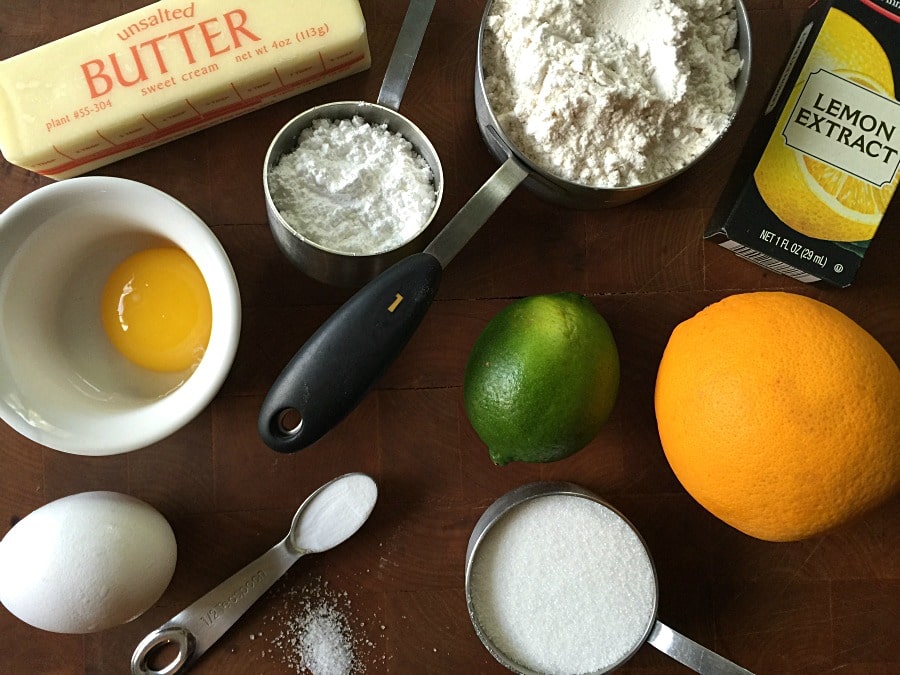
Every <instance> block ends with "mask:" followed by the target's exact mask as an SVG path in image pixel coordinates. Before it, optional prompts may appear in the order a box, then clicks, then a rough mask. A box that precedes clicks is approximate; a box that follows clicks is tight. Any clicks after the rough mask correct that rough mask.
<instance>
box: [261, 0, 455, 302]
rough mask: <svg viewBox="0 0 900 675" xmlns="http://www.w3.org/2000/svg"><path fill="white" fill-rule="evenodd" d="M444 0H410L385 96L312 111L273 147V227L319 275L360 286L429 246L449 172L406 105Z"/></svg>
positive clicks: (268, 169)
mask: <svg viewBox="0 0 900 675" xmlns="http://www.w3.org/2000/svg"><path fill="white" fill-rule="evenodd" d="M434 3H435V0H413V1H412V2H411V3H410V5H409V9H408V10H407V13H406V17H405V18H404V21H403V25H402V26H401V28H400V33H399V35H398V37H397V42H396V44H395V46H394V51H393V53H392V55H391V59H390V62H389V63H388V67H387V71H386V72H385V76H384V81H383V83H382V86H381V90H380V92H379V94H378V101H377V103H368V102H365V101H338V102H334V103H326V104H324V105H320V106H317V107H315V108H312V109H310V110H307V111H306V112H304V113H302V114H300V115H298V116H297V117H295V118H294V119H292V120H291V121H290V122H288V123H287V124H286V125H285V126H284V127H282V129H281V130H280V131H279V132H278V133H277V134H276V135H275V138H274V140H273V141H272V143H271V145H270V146H269V149H268V152H267V153H266V158H265V163H264V169H263V188H264V190H265V199H266V211H267V213H268V220H269V226H270V228H271V230H272V234H273V235H274V237H275V241H276V243H277V244H278V247H279V248H280V249H281V251H282V252H283V253H284V254H285V255H286V256H287V257H288V259H289V260H291V262H293V263H294V264H295V265H296V266H297V267H299V268H300V269H301V270H302V271H304V272H305V273H306V274H307V275H309V276H311V277H312V278H314V279H316V280H318V281H321V282H324V283H328V284H333V285H336V286H345V287H355V286H359V285H361V284H363V283H364V282H366V281H368V280H369V279H371V278H372V277H374V276H375V275H377V274H378V273H379V272H381V271H382V270H384V269H385V268H387V267H389V266H390V265H391V264H393V263H395V262H397V261H398V260H400V259H401V258H403V257H405V256H407V255H409V254H410V253H412V252H415V251H420V250H421V249H422V248H423V246H424V244H423V243H421V239H422V235H423V233H424V232H425V230H426V229H427V227H428V225H429V224H430V223H431V221H432V219H433V217H434V215H435V214H436V213H437V210H438V207H439V206H440V202H441V198H442V195H443V189H444V175H443V169H442V167H441V162H440V159H439V158H438V155H437V152H436V151H435V149H434V147H433V146H432V144H431V142H430V141H429V140H428V137H427V136H425V134H424V133H422V131H421V130H420V129H419V128H418V127H417V126H416V125H415V124H413V123H412V122H411V121H410V120H409V119H407V118H406V117H404V116H403V115H401V114H400V113H399V112H397V109H398V108H399V106H400V101H401V99H402V97H403V93H404V92H405V89H406V85H407V82H408V80H409V76H410V73H411V72H412V67H413V64H414V63H415V60H416V56H417V54H418V51H419V47H420V45H421V43H422V39H423V37H424V35H425V30H426V28H427V26H428V22H429V19H430V17H431V13H432V10H433V8H434Z"/></svg>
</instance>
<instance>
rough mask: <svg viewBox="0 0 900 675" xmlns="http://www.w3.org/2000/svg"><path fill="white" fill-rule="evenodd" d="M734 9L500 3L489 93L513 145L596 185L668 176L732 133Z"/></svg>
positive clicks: (720, 5)
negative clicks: (721, 136)
mask: <svg viewBox="0 0 900 675" xmlns="http://www.w3.org/2000/svg"><path fill="white" fill-rule="evenodd" d="M736 35H737V17H736V13H735V6H734V0H583V1H582V2H572V1H571V0H496V1H495V2H494V4H493V7H492V12H491V16H490V17H489V19H488V30H486V31H485V36H484V38H485V39H484V52H483V54H482V57H483V63H484V73H485V89H486V93H487V97H488V99H489V101H490V104H491V107H492V109H493V110H494V113H495V114H496V115H497V118H498V120H499V122H500V125H501V127H503V130H504V131H505V132H506V134H507V135H508V136H509V138H510V140H511V141H512V142H513V143H514V144H515V145H516V146H517V147H518V148H519V149H520V150H521V151H522V152H523V153H524V154H525V155H526V156H528V157H529V158H530V159H532V161H534V162H535V163H536V164H537V165H538V166H540V167H541V168H543V169H545V170H547V171H549V172H550V173H553V174H555V175H558V176H560V177H562V178H565V179H567V180H570V181H573V182H576V183H581V184H583V185H590V186H592V187H624V186H629V185H641V184H646V183H650V182H653V181H655V180H658V179H660V178H664V177H666V176H668V175H670V174H672V173H674V172H675V171H678V170H679V169H681V168H683V167H684V166H685V165H686V164H688V163H689V162H690V161H691V160H692V159H694V158H695V157H697V156H698V155H699V154H700V153H702V152H703V151H704V150H705V149H706V148H707V147H709V145H710V144H711V143H712V142H713V141H714V140H715V139H716V137H717V136H718V135H719V134H720V132H721V131H722V130H723V129H724V128H725V127H726V126H727V124H728V121H729V116H730V113H731V109H732V107H733V105H734V100H735V92H734V79H735V77H736V76H737V73H738V71H739V70H740V67H741V62H740V57H739V56H738V54H737V52H736V50H735V49H734V48H733V47H734V42H735V38H736Z"/></svg>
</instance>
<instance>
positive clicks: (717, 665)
mask: <svg viewBox="0 0 900 675" xmlns="http://www.w3.org/2000/svg"><path fill="white" fill-rule="evenodd" d="M551 496H563V497H571V498H573V499H587V500H590V501H592V502H594V503H596V504H598V505H600V506H601V507H604V508H605V509H607V510H608V511H609V512H610V515H612V516H613V518H616V519H618V520H619V521H620V522H621V525H623V526H624V529H625V530H626V531H628V532H629V533H630V534H631V535H633V537H636V540H637V542H638V544H637V545H638V546H639V547H642V548H643V551H644V552H645V553H646V556H647V564H648V570H649V574H650V575H651V576H652V593H653V597H652V604H650V605H649V606H648V607H647V608H646V611H645V613H644V616H645V617H646V621H645V622H644V623H643V630H642V631H637V630H636V631H635V632H634V639H633V647H632V648H631V649H630V650H627V651H626V652H625V653H623V654H622V655H621V656H620V658H618V659H616V660H615V661H614V662H613V663H610V664H609V665H608V666H605V667H603V668H601V669H600V670H595V671H592V672H590V673H586V674H585V675H600V673H608V672H610V671H613V670H615V669H616V668H619V667H620V666H622V665H623V664H624V663H626V662H627V661H628V660H630V659H631V658H632V657H633V656H634V655H635V654H636V653H637V652H638V650H639V649H640V648H641V646H643V644H644V643H649V644H651V645H653V646H654V647H655V648H656V649H658V650H660V651H661V652H663V653H665V654H667V655H668V656H670V657H671V658H673V659H674V660H676V661H678V662H679V663H681V664H682V665H684V666H686V667H688V668H690V669H691V670H693V671H694V672H697V673H704V674H706V675H752V673H750V671H748V670H746V669H745V668H742V667H741V666H738V665H737V664H735V663H733V662H731V661H729V660H728V659H726V658H725V657H723V656H720V655H719V654H717V653H715V652H713V651H711V650H709V649H707V648H706V647H703V646H702V645H700V644H698V643H696V642H694V641H693V640H691V639H689V638H687V637H685V636H684V635H681V634H680V633H678V632H677V631H674V630H672V629H671V628H669V627H668V626H666V625H665V624H664V623H662V622H661V621H659V620H658V619H657V618H656V612H657V608H658V604H659V592H658V582H657V577H656V569H655V567H654V565H653V560H652V558H651V557H650V552H649V550H648V549H647V544H646V542H645V541H644V539H643V538H642V537H641V535H640V533H639V532H638V531H637V529H636V528H635V527H634V525H633V524H632V523H631V522H630V521H629V520H628V519H627V518H625V516H624V515H622V513H621V512H619V511H618V510H617V509H615V508H614V507H613V506H611V505H610V504H608V503H607V502H605V501H604V500H602V499H601V498H600V497H598V496H597V495H595V494H594V493H593V492H591V491H589V490H587V489H585V488H583V487H581V486H579V485H576V484H574V483H568V482H543V481H542V482H536V483H527V484H525V485H522V486H520V487H518V488H516V489H514V490H512V491H510V492H507V493H506V494H504V495H503V496H501V497H500V498H498V499H497V500H496V501H494V502H493V503H492V504H491V505H490V506H489V507H488V508H487V509H486V510H485V511H484V513H483V514H482V515H481V517H480V518H479V519H478V521H477V522H476V524H475V527H474V529H473V530H472V534H471V535H470V537H469V543H468V547H467V549H466V565H465V593H466V605H467V607H468V611H469V617H470V618H471V620H472V625H473V627H474V628H475V632H476V634H477V635H478V637H479V639H480V640H481V642H482V644H484V646H485V647H486V648H487V650H488V651H489V652H490V653H491V655H492V656H493V657H494V658H495V659H496V660H497V661H499V662H500V663H501V664H503V665H504V666H505V667H506V668H508V669H509V670H511V671H513V672H515V673H519V674H520V675H546V674H545V673H544V672H542V671H539V670H534V669H532V668H529V667H528V666H526V665H523V664H521V663H518V662H517V661H515V660H514V659H513V658H511V657H510V656H509V655H508V654H506V653H505V652H504V651H503V650H501V649H500V648H499V647H498V646H497V644H496V643H495V641H494V639H492V638H491V637H490V635H489V634H488V631H487V630H485V628H484V626H483V625H482V623H481V621H480V619H479V616H478V613H477V610H476V603H475V601H474V599H473V586H474V584H473V569H474V568H475V566H476V563H477V562H478V557H479V555H480V554H481V552H482V550H483V549H484V548H485V542H486V541H487V540H488V539H489V537H490V535H491V533H492V530H493V528H494V527H495V526H497V525H498V524H499V523H501V522H502V521H503V519H504V517H506V516H510V515H512V514H514V513H515V511H516V510H517V509H519V508H521V507H523V506H524V505H525V504H526V503H528V502H530V501H532V500H535V499H541V498H544V497H551ZM558 526H559V527H560V528H562V527H565V523H564V522H559V523H558ZM617 617H618V618H617V620H619V621H621V620H622V619H621V616H620V615H617ZM573 620H577V619H573ZM560 637H561V636H560ZM560 644H562V642H561V641H560Z"/></svg>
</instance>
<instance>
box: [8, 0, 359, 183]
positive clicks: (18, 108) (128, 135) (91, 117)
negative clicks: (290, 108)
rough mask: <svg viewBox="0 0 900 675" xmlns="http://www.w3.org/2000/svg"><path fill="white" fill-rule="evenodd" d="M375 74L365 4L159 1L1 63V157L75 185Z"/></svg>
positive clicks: (338, 0) (334, 0)
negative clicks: (193, 136)
mask: <svg viewBox="0 0 900 675" xmlns="http://www.w3.org/2000/svg"><path fill="white" fill-rule="evenodd" d="M370 65H371V55H370V53H369V44H368V40H367V36H366V25H365V19H364V18H363V14H362V10H361V8H360V6H359V2H358V0H328V1H327V2H321V1H317V0H193V1H192V2H186V1H184V0H181V1H179V0H162V1H161V2H157V3H154V4H152V5H148V6H147V7H144V8H143V9H139V10H136V11H133V12H130V13H128V14H124V15H122V16H120V17H118V18H115V19H111V20H109V21H107V22H105V23H102V24H99V25H97V26H94V27H92V28H88V29H85V30H82V31H79V32H77V33H73V34H72V35H69V36H67V37H65V38H62V39H60V40H56V41H55V42H51V43H48V44H46V45H43V46H41V47H38V48H36V49H33V50H31V51H28V52H25V53H23V54H19V55H17V56H14V57H12V58H9V59H7V60H5V61H0V150H2V152H3V156H4V157H5V158H6V160H7V161H8V162H10V163H12V164H15V165H17V166H21V167H24V168H26V169H29V170H31V171H34V172H36V173H39V174H42V175H44V176H49V177H50V178H54V179H62V178H68V177H70V176H76V175H78V174H81V173H84V172H86V171H90V170H91V169H94V168H97V167H99V166H103V165H105V164H109V163H110V162H113V161H115V160H117V159H121V158H122V157H127V156H129V155H133V154H136V153H138V152H141V151H143V150H147V149H148V148H152V147H154V146H157V145H160V144H162V143H165V142H166V141H170V140H172V139H175V138H179V137H181V136H185V135H187V134H189V133H192V132H194V131H197V130H199V129H203V128H205V127H209V126H212V125H213V124H218V123H219V122H224V121H225V120H228V119H232V118H234V117H237V116H238V115H242V114H243V113H246V112H249V111H251V110H255V109H257V108H260V107H262V106H265V105H268V104H270V103H274V102H276V101H279V100H281V99H284V98H287V97H288V96H293V95H294V94H298V93H300V92H303V91H307V90H309V89H312V88H314V87H317V86H320V85H323V84H326V83H328V82H332V81H334V80H337V79H340V78H342V77H346V76H347V75H351V74H353V73H357V72H359V71H362V70H365V69H367V68H368V67H369V66H370Z"/></svg>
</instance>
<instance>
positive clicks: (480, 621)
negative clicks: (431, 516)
mask: <svg viewBox="0 0 900 675" xmlns="http://www.w3.org/2000/svg"><path fill="white" fill-rule="evenodd" d="M465 587H466V604H467V606H468V609H469V616H470V617H471V619H472V624H473V626H474V628H475V632H476V633H477V634H478V637H479V638H480V639H481V641H482V643H483V644H484V645H485V647H487V649H488V651H489V652H490V653H491V654H492V655H493V656H494V658H496V659H497V660H498V661H499V662H500V663H502V664H503V665H504V666H506V667H507V668H509V669H510V670H512V671H513V672H516V673H522V674H523V675H551V674H552V675H580V674H584V675H593V674H596V673H607V672H609V671H611V670H614V669H616V668H618V667H619V666H621V665H622V664H624V663H625V662H626V661H628V660H629V659H630V658H631V657H632V656H634V654H635V653H636V652H637V651H638V650H639V649H640V648H641V646H642V645H643V644H644V643H645V642H649V643H650V644H651V645H653V646H654V647H656V648H657V649H659V650H660V651H662V652H664V653H665V654H668V655H669V656H670V657H672V658H673V659H675V660H676V661H678V662H680V663H681V664H683V665H685V666H687V667H688V668H690V669H692V670H694V671H695V672H698V673H706V674H708V675H748V674H749V672H750V671H748V670H745V669H744V668H741V667H740V666H738V665H736V664H734V663H732V662H731V661H729V660H727V659H726V658H724V657H722V656H720V655H718V654H716V653H715V652H712V651H710V650H708V649H706V648H705V647H703V646H701V645H699V644H697V643H696V642H694V641H693V640H690V639H688V638H687V637H685V636H683V635H681V634H680V633H678V632H676V631H674V630H672V629H671V628H669V627H668V626H666V625H665V624H663V623H662V622H660V621H659V620H658V619H657V618H656V611H657V604H658V597H659V596H658V588H657V580H656V571H655V568H654V566H653V561H652V559H651V558H650V553H649V552H648V550H647V545H646V544H645V543H644V540H643V539H642V538H641V536H640V534H639V533H638V531H637V530H636V529H635V528H634V526H633V525H632V524H631V523H630V522H629V521H628V520H627V519H626V518H625V517H624V516H623V515H622V514H621V513H619V511H617V510H616V509H614V508H613V507H612V506H610V505H609V504H607V503H606V502H605V501H603V500H602V499H600V498H599V497H597V496H596V495H595V494H593V493H592V492H590V491H588V490H586V489H584V488H582V487H580V486H578V485H575V484H572V483H564V482H538V483H529V484H526V485H523V486H521V487H519V488H517V489H515V490H512V491H511V492H508V493H506V494H505V495H503V496H502V497H500V498H499V499H498V500H497V501H495V502H494V503H493V504H491V505H490V506H489V507H488V508H487V509H486V510H485V512H484V513H483V514H482V516H481V518H479V519H478V522H477V523H476V524H475V528H474V530H473V531H472V534H471V536H470V538H469V545H468V549H467V550H466V570H465Z"/></svg>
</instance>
